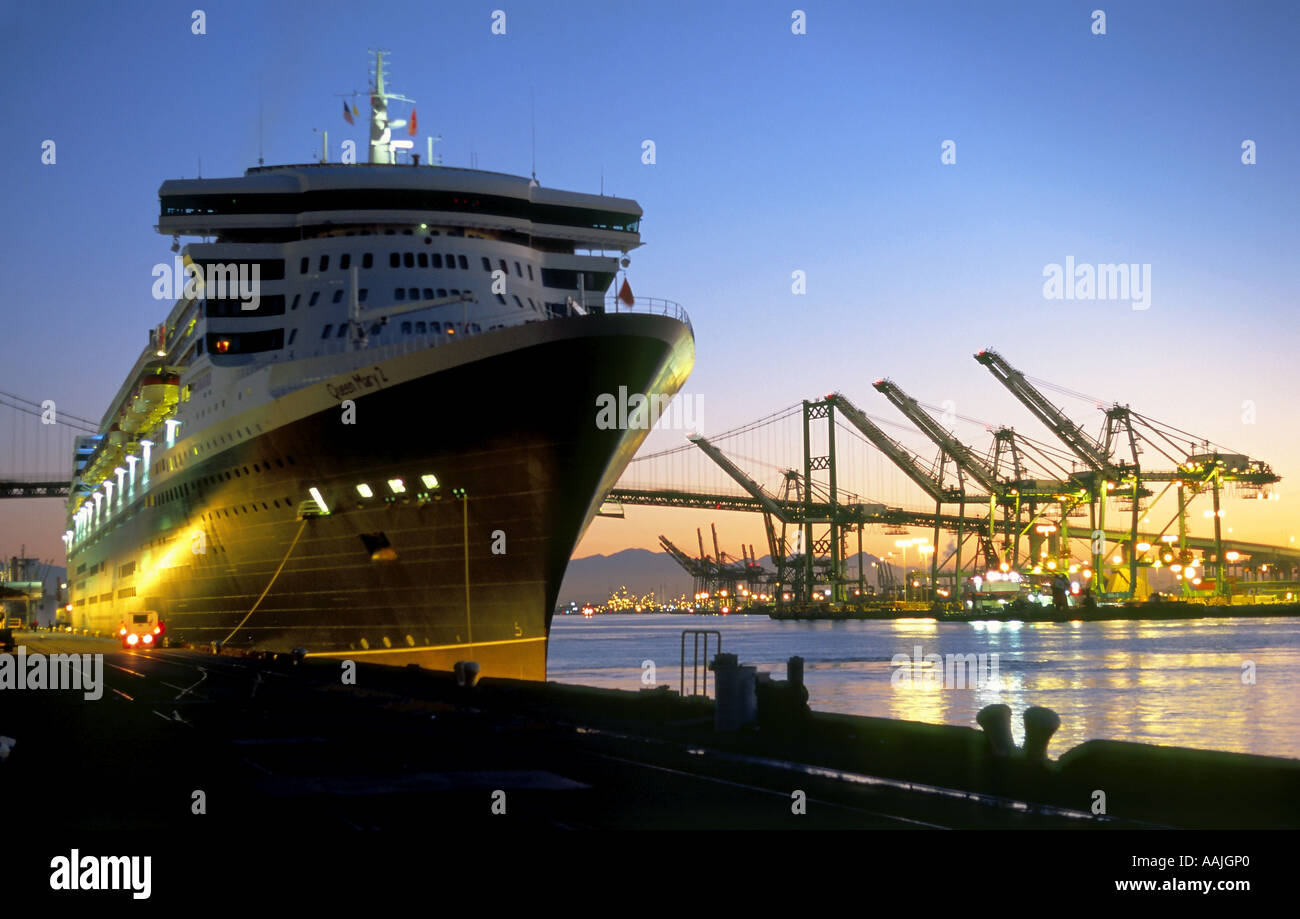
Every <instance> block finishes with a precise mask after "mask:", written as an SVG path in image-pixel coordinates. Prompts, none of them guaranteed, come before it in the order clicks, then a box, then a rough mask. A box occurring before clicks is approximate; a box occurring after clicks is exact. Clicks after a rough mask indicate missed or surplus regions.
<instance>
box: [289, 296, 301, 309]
mask: <svg viewBox="0 0 1300 919" xmlns="http://www.w3.org/2000/svg"><path fill="white" fill-rule="evenodd" d="M301 299H302V294H294V295H293V303H292V304H290V305H289V309H291V310H296V309H297V308H298V301H299V300H301Z"/></svg>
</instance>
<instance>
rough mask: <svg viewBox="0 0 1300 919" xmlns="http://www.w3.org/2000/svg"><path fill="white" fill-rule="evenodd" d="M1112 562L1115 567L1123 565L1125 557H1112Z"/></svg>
mask: <svg viewBox="0 0 1300 919" xmlns="http://www.w3.org/2000/svg"><path fill="white" fill-rule="evenodd" d="M1110 561H1111V564H1114V565H1122V564H1124V556H1122V555H1112V556H1111V557H1110Z"/></svg>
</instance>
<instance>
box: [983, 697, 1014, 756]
mask: <svg viewBox="0 0 1300 919" xmlns="http://www.w3.org/2000/svg"><path fill="white" fill-rule="evenodd" d="M1026 714H1027V713H1026ZM975 722H976V724H978V725H979V726H980V727H981V728H983V729H984V739H985V740H986V741H988V745H989V751H990V752H991V753H992V754H993V755H994V756H1014V755H1015V752H1016V743H1015V741H1014V740H1012V739H1011V706H1009V705H1003V704H1002V703H1000V702H999V703H997V704H994V705H986V706H984V707H983V708H982V709H980V711H979V714H978V715H976V716H975Z"/></svg>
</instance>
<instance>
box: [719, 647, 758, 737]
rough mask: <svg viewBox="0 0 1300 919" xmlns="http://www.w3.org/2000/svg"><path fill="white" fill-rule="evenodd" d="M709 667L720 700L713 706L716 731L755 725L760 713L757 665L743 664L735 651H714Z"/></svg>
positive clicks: (733, 729)
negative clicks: (733, 652) (725, 652)
mask: <svg viewBox="0 0 1300 919" xmlns="http://www.w3.org/2000/svg"><path fill="white" fill-rule="evenodd" d="M709 669H710V670H712V671H713V674H714V683H713V686H714V691H715V692H716V693H717V703H716V705H715V706H714V709H713V729H714V730H715V731H735V730H738V729H739V728H740V727H741V726H742V725H746V724H752V723H753V721H754V719H755V718H756V717H757V715H758V695H757V690H756V688H755V684H756V682H757V674H758V668H756V667H747V666H742V665H741V664H740V662H739V659H738V658H737V657H736V655H734V654H722V653H718V654H715V655H714V657H713V663H711V664H710V665H709Z"/></svg>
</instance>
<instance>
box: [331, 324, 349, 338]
mask: <svg viewBox="0 0 1300 919" xmlns="http://www.w3.org/2000/svg"><path fill="white" fill-rule="evenodd" d="M346 334H348V324H347V323H346V322H340V323H339V334H338V335H336V336H334V337H335V338H342V337H343V336H344V335H346Z"/></svg>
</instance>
